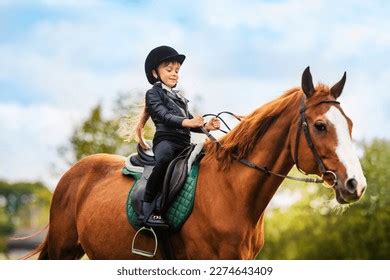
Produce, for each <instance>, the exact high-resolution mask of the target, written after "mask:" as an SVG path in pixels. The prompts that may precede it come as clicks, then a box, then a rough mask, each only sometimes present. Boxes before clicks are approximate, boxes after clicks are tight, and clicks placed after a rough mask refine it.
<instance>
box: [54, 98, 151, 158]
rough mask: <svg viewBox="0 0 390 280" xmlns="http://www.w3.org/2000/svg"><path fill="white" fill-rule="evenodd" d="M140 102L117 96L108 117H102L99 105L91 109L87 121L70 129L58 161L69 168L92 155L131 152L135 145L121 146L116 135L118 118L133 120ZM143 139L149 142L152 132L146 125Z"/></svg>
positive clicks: (126, 143)
mask: <svg viewBox="0 0 390 280" xmlns="http://www.w3.org/2000/svg"><path fill="white" fill-rule="evenodd" d="M140 100H142V99H141V95H140V94H139V93H138V94H126V93H122V94H119V96H118V98H117V99H116V100H115V102H114V106H113V109H112V111H111V113H110V117H104V116H103V110H102V106H101V105H100V104H98V105H96V106H95V107H93V108H92V110H91V112H90V114H89V116H88V118H87V119H86V120H84V121H83V122H82V123H81V124H80V125H79V126H77V127H76V128H75V129H74V131H73V133H72V135H71V137H70V141H69V143H68V144H67V145H64V146H61V147H59V149H58V152H59V155H60V157H61V158H62V159H64V160H65V161H66V162H67V163H68V164H69V165H71V164H73V163H74V162H75V161H78V160H80V159H81V158H83V157H85V156H88V155H92V154H97V153H109V154H119V155H123V156H127V155H129V154H130V153H131V152H134V151H135V147H136V142H135V141H134V140H133V141H131V142H130V143H129V142H125V141H124V139H122V138H121V137H120V136H119V135H118V133H117V131H118V128H119V123H120V120H121V118H123V117H127V118H130V119H133V120H136V119H137V117H138V116H137V115H138V113H139V112H140V109H142V108H143V103H142V102H141V101H140ZM145 135H146V137H147V138H152V135H153V128H152V126H151V124H150V122H148V123H147V125H146V127H145Z"/></svg>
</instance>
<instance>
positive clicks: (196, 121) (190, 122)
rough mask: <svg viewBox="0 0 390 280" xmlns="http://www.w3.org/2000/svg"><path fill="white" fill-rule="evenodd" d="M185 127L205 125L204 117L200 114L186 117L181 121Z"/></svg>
mask: <svg viewBox="0 0 390 280" xmlns="http://www.w3.org/2000/svg"><path fill="white" fill-rule="evenodd" d="M181 125H182V126H183V127H188V128H197V127H201V126H203V118H202V117H200V116H197V117H194V118H193V119H184V120H183V122H182V123H181Z"/></svg>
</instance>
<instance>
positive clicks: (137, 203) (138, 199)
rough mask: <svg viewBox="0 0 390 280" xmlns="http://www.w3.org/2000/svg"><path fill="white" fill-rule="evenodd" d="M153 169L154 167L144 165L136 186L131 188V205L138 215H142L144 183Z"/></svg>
mask: <svg viewBox="0 0 390 280" xmlns="http://www.w3.org/2000/svg"><path fill="white" fill-rule="evenodd" d="M153 168H154V166H150V165H146V166H145V167H144V172H143V173H142V176H141V178H140V179H139V180H137V182H136V184H135V185H134V186H133V188H134V190H133V191H132V193H131V205H132V206H133V208H134V210H135V211H136V212H137V213H138V214H140V213H142V200H143V199H144V194H145V188H146V183H147V182H148V179H149V176H150V174H151V173H152V171H153Z"/></svg>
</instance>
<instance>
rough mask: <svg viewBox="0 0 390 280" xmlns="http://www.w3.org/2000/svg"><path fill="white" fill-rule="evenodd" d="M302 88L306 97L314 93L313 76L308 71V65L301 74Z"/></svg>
mask: <svg viewBox="0 0 390 280" xmlns="http://www.w3.org/2000/svg"><path fill="white" fill-rule="evenodd" d="M302 90H303V93H304V94H305V95H306V97H307V98H310V97H312V96H313V94H314V85H313V78H312V76H311V73H310V67H309V66H307V67H306V69H305V71H303V74H302Z"/></svg>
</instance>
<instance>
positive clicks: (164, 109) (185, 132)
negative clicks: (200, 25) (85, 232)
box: [136, 46, 220, 226]
mask: <svg viewBox="0 0 390 280" xmlns="http://www.w3.org/2000/svg"><path fill="white" fill-rule="evenodd" d="M184 59H185V55H183V54H179V53H178V52H177V51H176V50H175V49H173V48H171V47H169V46H160V47H157V48H155V49H153V50H151V51H150V53H149V54H148V56H147V57H146V60H145V74H146V78H147V79H148V81H149V83H150V84H152V85H153V87H152V88H151V89H149V90H148V91H147V92H146V96H145V108H144V110H143V113H142V116H141V117H140V118H139V121H138V124H137V126H136V134H137V136H138V139H139V141H140V145H141V146H142V147H143V148H144V149H147V148H148V145H147V144H146V143H145V142H144V141H143V137H142V130H143V127H144V125H145V123H146V121H147V120H148V119H149V116H150V117H151V118H152V120H153V122H154V125H155V127H156V133H155V135H154V138H153V152H154V157H155V159H156V165H155V167H154V168H153V172H152V173H151V175H150V177H149V180H148V182H147V185H146V190H145V196H144V200H143V206H142V211H143V214H144V215H145V214H146V213H151V212H152V209H151V207H152V204H153V203H152V202H153V200H154V199H155V198H156V196H157V194H158V192H159V191H161V189H162V182H163V178H164V175H165V172H166V170H167V168H168V165H169V163H170V162H171V161H172V160H173V159H174V158H175V157H176V156H178V154H180V152H181V151H182V150H183V149H184V148H186V147H188V146H189V145H190V131H193V132H198V133H203V132H202V130H201V129H200V128H201V127H203V126H204V128H205V129H206V130H207V131H210V130H216V129H218V128H219V126H220V122H219V120H218V119H217V118H213V119H211V120H210V121H209V122H207V123H206V124H204V121H203V118H202V117H200V116H195V117H194V116H192V115H191V114H190V113H189V111H188V106H187V103H188V100H187V99H186V98H185V97H184V96H183V95H182V94H181V93H180V91H179V90H176V89H174V88H175V87H176V85H177V82H178V79H179V71H180V67H181V65H182V64H183V61H184ZM144 221H147V222H146V224H147V225H150V226H165V221H164V220H163V218H162V217H161V213H153V214H152V215H150V216H149V217H144Z"/></svg>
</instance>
